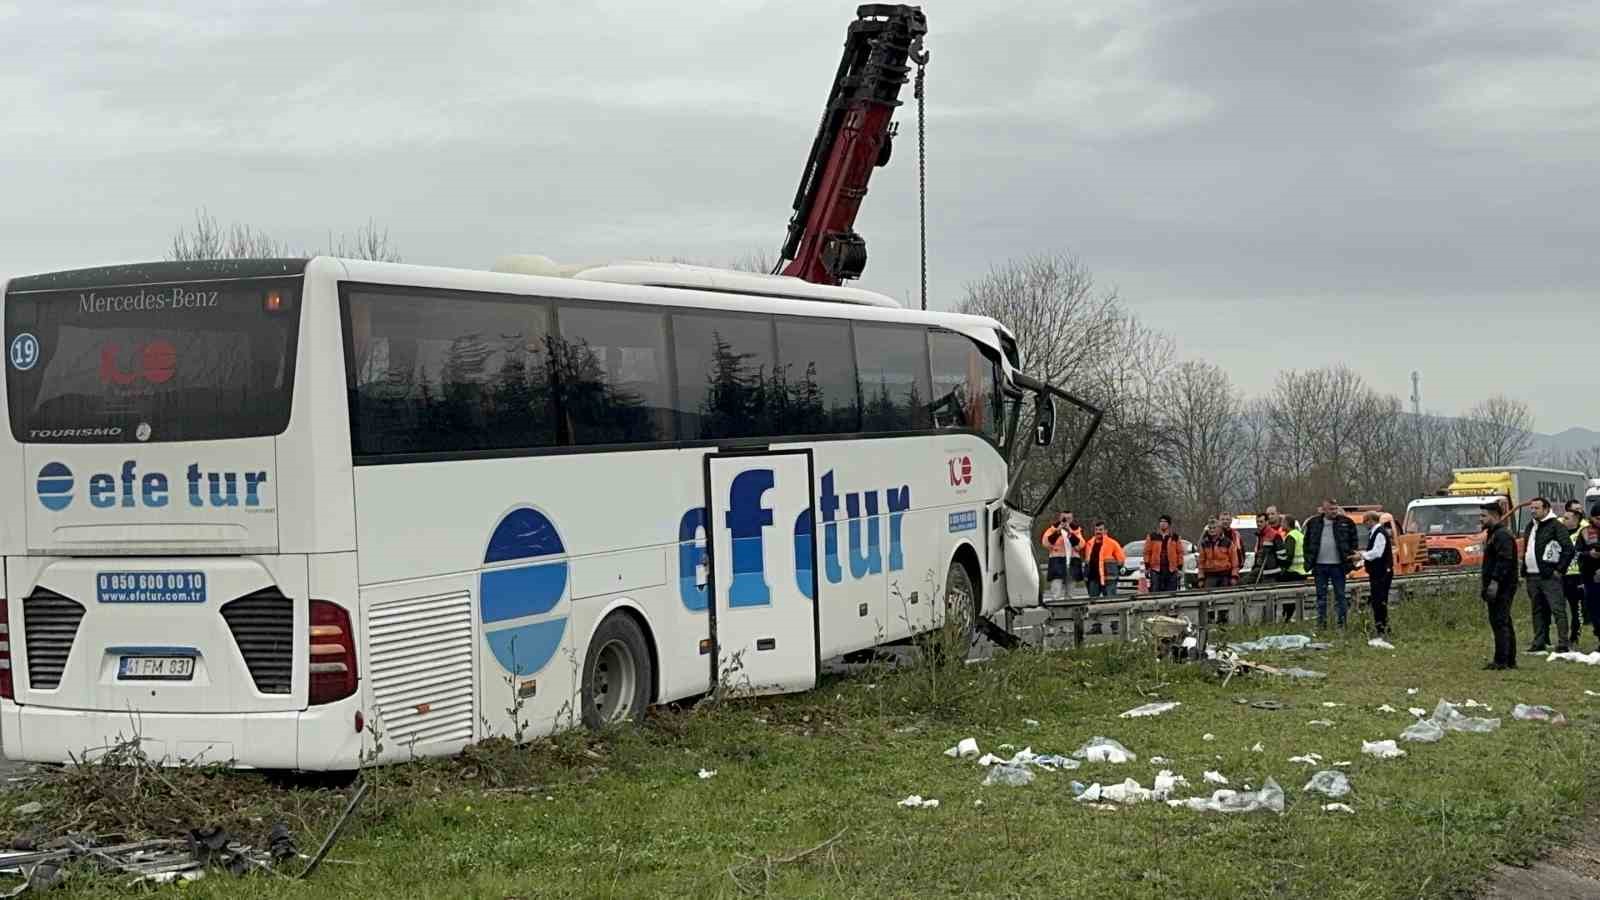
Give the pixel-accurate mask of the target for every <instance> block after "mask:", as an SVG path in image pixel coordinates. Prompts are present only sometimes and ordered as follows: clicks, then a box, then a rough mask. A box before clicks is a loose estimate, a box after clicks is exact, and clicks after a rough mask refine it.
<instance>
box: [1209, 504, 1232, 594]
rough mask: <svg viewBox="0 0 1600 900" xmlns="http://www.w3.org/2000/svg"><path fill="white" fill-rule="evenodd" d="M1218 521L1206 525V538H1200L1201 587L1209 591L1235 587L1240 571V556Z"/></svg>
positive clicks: (1227, 533)
mask: <svg viewBox="0 0 1600 900" xmlns="http://www.w3.org/2000/svg"><path fill="white" fill-rule="evenodd" d="M1230 533H1231V529H1230V530H1229V532H1224V531H1223V529H1222V523H1221V522H1219V521H1217V520H1216V519H1212V520H1211V521H1209V522H1207V523H1206V533H1205V536H1204V537H1202V538H1200V586H1201V587H1203V588H1205V589H1207V590H1215V589H1217V588H1225V587H1232V586H1233V576H1234V573H1235V572H1237V571H1239V564H1238V559H1239V555H1238V552H1237V551H1236V548H1235V547H1234V544H1233V541H1232V540H1230V538H1229V534H1230Z"/></svg>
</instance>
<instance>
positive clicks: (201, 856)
mask: <svg viewBox="0 0 1600 900" xmlns="http://www.w3.org/2000/svg"><path fill="white" fill-rule="evenodd" d="M360 793H364V791H362V792H360ZM24 805H27V804H24ZM331 836H332V835H330V837H331ZM48 847H49V849H45V850H25V851H21V852H15V853H0V871H5V872H7V873H9V874H19V875H24V876H25V877H26V878H27V881H26V883H25V884H24V885H23V886H21V887H19V888H18V889H17V890H15V891H12V892H10V893H7V894H5V895H4V896H7V897H15V896H18V895H19V894H21V893H23V892H27V893H28V894H29V895H30V896H31V895H32V894H33V892H35V891H43V890H46V889H48V888H51V887H54V886H56V885H57V884H60V883H61V881H62V880H63V878H64V877H65V874H64V873H65V868H64V867H65V866H66V865H67V864H68V863H70V862H72V861H74V860H79V859H83V860H92V861H93V862H94V863H95V866H96V867H97V868H98V869H99V870H100V871H102V872H114V873H117V874H121V875H132V876H134V881H135V882H140V881H143V882H150V883H154V884H167V883H170V882H174V881H196V880H198V879H200V878H203V877H205V876H206V874H207V873H208V872H210V871H212V870H220V871H224V872H227V873H229V874H232V875H236V876H237V875H245V874H248V873H251V872H256V871H263V872H270V871H273V867H274V866H275V865H277V864H279V863H283V862H286V861H288V860H290V859H296V860H298V859H304V858H305V857H304V856H302V855H301V854H300V851H299V850H298V849H297V848H296V847H295V844H294V838H293V837H292V836H291V835H290V832H289V828H288V826H286V825H284V824H282V823H279V824H277V825H274V826H272V828H271V830H270V831H269V832H268V835H267V846H266V847H265V848H257V847H253V846H251V845H248V844H244V843H241V842H239V841H238V840H236V839H235V838H234V836H233V835H232V834H230V833H228V832H226V831H224V830H222V829H221V828H199V829H195V830H192V831H190V832H189V834H188V837H187V838H177V839H161V840H149V841H135V842H132V843H127V842H121V843H119V842H115V841H112V842H110V843H105V842H102V840H101V839H97V838H95V837H94V836H92V835H87V834H76V833H71V832H69V833H68V834H67V835H65V836H64V837H62V838H61V839H59V840H56V841H53V842H51V843H50V844H49V845H48ZM321 857H322V854H321V853H320V852H319V854H318V856H317V857H316V858H314V859H313V860H312V862H313V863H317V862H320V861H321ZM312 871H314V867H312V866H308V867H307V868H306V870H305V872H304V874H302V876H301V877H304V875H305V874H309V873H310V872H312Z"/></svg>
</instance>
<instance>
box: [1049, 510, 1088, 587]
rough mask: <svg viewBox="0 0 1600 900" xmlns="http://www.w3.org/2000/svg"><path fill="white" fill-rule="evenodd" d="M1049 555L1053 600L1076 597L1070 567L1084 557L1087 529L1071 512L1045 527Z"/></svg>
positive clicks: (1061, 515)
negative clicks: (1073, 592) (1078, 522)
mask: <svg viewBox="0 0 1600 900" xmlns="http://www.w3.org/2000/svg"><path fill="white" fill-rule="evenodd" d="M1039 543H1041V544H1043V545H1044V549H1045V551H1046V552H1047V553H1048V554H1049V559H1048V560H1047V562H1046V564H1045V565H1046V569H1045V578H1046V579H1047V580H1048V581H1049V582H1050V599H1051V600H1055V601H1057V602H1060V601H1062V600H1065V599H1067V598H1068V597H1069V596H1071V594H1072V576H1071V574H1070V572H1071V567H1070V564H1071V562H1072V561H1073V560H1074V559H1080V558H1082V551H1083V528H1082V526H1080V525H1078V524H1077V522H1076V521H1074V520H1073V516H1072V512H1071V511H1070V510H1065V511H1062V512H1061V513H1058V514H1057V515H1056V521H1055V524H1053V525H1051V526H1049V527H1047V528H1045V530H1044V536H1043V537H1041V538H1040V539H1039Z"/></svg>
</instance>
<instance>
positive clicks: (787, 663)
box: [705, 450, 819, 694]
mask: <svg viewBox="0 0 1600 900" xmlns="http://www.w3.org/2000/svg"><path fill="white" fill-rule="evenodd" d="M705 460H706V463H705V483H706V510H707V512H708V513H709V521H708V522H707V525H708V526H709V527H708V529H707V530H708V531H709V532H710V534H711V541H710V545H709V549H710V551H711V597H712V601H711V639H712V643H713V648H714V652H713V653H712V659H713V665H714V667H715V668H714V669H713V670H712V673H711V678H712V683H713V684H718V685H723V686H725V687H728V688H732V689H734V690H735V691H737V692H741V693H754V694H775V693H783V692H785V691H803V690H807V689H810V688H812V687H815V686H816V684H817V671H818V666H819V659H818V652H819V648H818V643H817V604H816V602H815V598H816V596H817V574H816V573H817V566H816V553H817V551H816V542H815V541H814V540H813V539H812V536H813V534H814V533H815V528H814V524H813V522H814V515H813V512H812V510H813V509H814V508H815V504H814V502H813V499H812V483H813V482H812V476H811V451H809V450H786V451H780V452H764V451H762V452H753V453H713V454H709V455H707V456H706V458H705Z"/></svg>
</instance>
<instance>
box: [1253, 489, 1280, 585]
mask: <svg viewBox="0 0 1600 900" xmlns="http://www.w3.org/2000/svg"><path fill="white" fill-rule="evenodd" d="M1267 509H1268V510H1269V512H1267V513H1264V514H1262V515H1260V516H1258V517H1256V523H1257V527H1258V528H1259V529H1260V535H1261V536H1260V538H1258V539H1257V541H1256V559H1255V563H1254V565H1252V566H1251V572H1252V573H1253V574H1252V577H1251V579H1250V583H1251V584H1261V583H1262V582H1267V583H1269V584H1270V583H1271V582H1274V581H1277V580H1278V576H1279V575H1281V574H1283V540H1284V537H1285V536H1286V535H1287V534H1288V532H1286V531H1284V530H1283V520H1282V519H1280V518H1279V517H1278V514H1277V513H1275V512H1270V510H1272V509H1274V507H1270V506H1269V507H1267Z"/></svg>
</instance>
